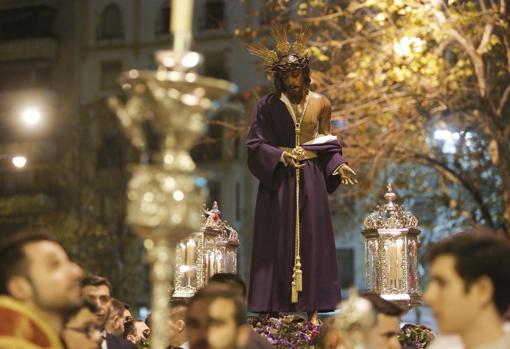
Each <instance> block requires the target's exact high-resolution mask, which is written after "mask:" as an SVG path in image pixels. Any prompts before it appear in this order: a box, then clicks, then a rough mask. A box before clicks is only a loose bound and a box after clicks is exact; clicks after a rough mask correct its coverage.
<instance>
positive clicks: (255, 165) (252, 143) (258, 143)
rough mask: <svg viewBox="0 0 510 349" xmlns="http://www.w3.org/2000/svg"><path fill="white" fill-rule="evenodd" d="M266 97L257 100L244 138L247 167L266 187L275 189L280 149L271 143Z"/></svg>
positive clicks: (279, 163) (280, 154) (279, 164)
mask: <svg viewBox="0 0 510 349" xmlns="http://www.w3.org/2000/svg"><path fill="white" fill-rule="evenodd" d="M265 113H267V110H266V99H263V100H261V101H259V103H258V104H257V106H256V108H255V109H254V111H253V115H252V122H251V127H250V131H249V132H248V136H247V138H246V147H247V150H248V168H249V169H250V171H251V173H253V175H254V176H255V177H256V178H257V179H258V180H259V181H260V182H261V183H262V184H263V185H264V186H266V187H267V188H270V189H276V187H277V185H278V182H279V181H278V177H279V176H278V175H277V169H278V167H281V166H283V164H282V163H281V162H280V159H281V156H282V151H281V150H280V149H279V148H278V146H276V145H274V144H272V143H271V140H270V138H271V134H272V130H271V125H270V123H269V121H268V120H266V119H265V118H266V117H267V114H265Z"/></svg>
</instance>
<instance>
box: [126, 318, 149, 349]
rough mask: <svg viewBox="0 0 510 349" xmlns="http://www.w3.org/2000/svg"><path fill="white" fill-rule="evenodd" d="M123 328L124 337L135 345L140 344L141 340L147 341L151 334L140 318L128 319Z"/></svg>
mask: <svg viewBox="0 0 510 349" xmlns="http://www.w3.org/2000/svg"><path fill="white" fill-rule="evenodd" d="M124 328H125V330H124V338H125V339H127V340H128V341H130V342H131V343H133V344H134V345H135V346H137V347H138V346H140V345H141V344H142V342H145V341H147V340H148V339H149V337H150V334H151V330H150V329H149V326H147V324H145V322H143V321H142V320H131V321H128V322H126V324H125V326H124Z"/></svg>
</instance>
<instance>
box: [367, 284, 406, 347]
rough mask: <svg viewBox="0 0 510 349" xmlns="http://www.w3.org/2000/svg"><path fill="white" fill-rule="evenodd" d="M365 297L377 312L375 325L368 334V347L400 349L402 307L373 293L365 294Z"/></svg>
mask: <svg viewBox="0 0 510 349" xmlns="http://www.w3.org/2000/svg"><path fill="white" fill-rule="evenodd" d="M364 298H365V299H367V300H369V301H370V303H372V306H373V308H374V310H375V312H376V314H377V317H376V322H375V326H374V327H373V328H372V330H371V331H370V334H369V338H370V348H377V349H400V348H401V345H400V342H399V340H398V336H399V335H400V316H401V315H402V309H400V308H399V307H398V306H396V305H395V304H393V303H391V302H388V301H387V300H385V299H384V298H382V297H381V296H379V295H375V294H367V295H365V296H364Z"/></svg>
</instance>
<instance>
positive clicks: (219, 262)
mask: <svg viewBox="0 0 510 349" xmlns="http://www.w3.org/2000/svg"><path fill="white" fill-rule="evenodd" d="M203 212H204V214H203V215H202V227H201V229H200V231H198V232H195V233H192V234H191V235H189V236H188V237H187V238H185V239H183V240H181V241H179V243H178V244H177V246H176V254H175V281H174V292H173V295H172V296H173V297H175V298H189V297H192V296H193V295H194V294H195V293H196V291H198V290H199V289H200V288H201V287H203V286H204V285H205V284H207V281H208V280H209V278H210V277H211V276H213V275H214V274H216V273H236V272H237V247H238V246H239V239H238V234H237V231H235V230H234V229H233V228H232V227H231V226H229V225H228V223H227V221H225V220H222V219H221V216H220V214H221V212H220V210H219V208H218V203H217V202H216V201H215V202H214V204H213V208H212V209H210V210H207V209H204V211H203Z"/></svg>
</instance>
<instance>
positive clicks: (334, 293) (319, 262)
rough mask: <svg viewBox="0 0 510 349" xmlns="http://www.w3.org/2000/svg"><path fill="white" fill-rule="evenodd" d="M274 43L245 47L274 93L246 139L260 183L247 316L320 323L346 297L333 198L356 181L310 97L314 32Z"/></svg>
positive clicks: (261, 105)
mask: <svg viewBox="0 0 510 349" xmlns="http://www.w3.org/2000/svg"><path fill="white" fill-rule="evenodd" d="M273 36H274V37H275V40H276V48H275V49H274V50H271V49H268V48H266V47H264V46H263V45H261V44H253V45H248V50H249V51H250V52H251V53H252V54H254V55H257V56H259V57H261V58H262V59H264V63H265V68H266V70H267V71H268V72H270V73H272V74H273V79H274V87H275V92H274V93H270V94H268V95H266V96H264V97H262V98H261V99H260V100H259V101H258V103H257V105H256V107H255V110H254V112H253V116H252V121H251V127H250V131H249V134H248V137H247V139H246V147H247V150H248V167H249V169H250V171H251V172H252V173H253V175H254V176H255V177H256V178H257V179H258V180H259V181H260V184H259V189H258V194H257V203H256V209H255V227H254V239H253V240H254V241H253V251H252V262H251V275H250V289H249V295H248V302H249V309H250V311H253V312H263V313H275V312H307V313H309V315H310V319H311V320H312V321H314V322H315V321H317V312H318V311H330V310H332V309H335V308H336V305H337V304H338V303H339V302H340V298H341V296H340V281H339V275H338V270H337V261H336V250H335V239H334V234H333V228H332V224H331V216H330V211H329V202H328V193H332V192H333V191H334V190H335V189H336V188H337V187H338V185H339V184H340V183H344V184H354V183H357V180H356V174H355V172H354V171H353V170H352V169H351V168H350V167H349V166H348V165H347V162H346V160H345V159H344V158H343V157H342V148H341V146H340V144H339V142H338V140H337V138H336V137H335V136H333V135H331V133H330V119H331V103H330V101H329V100H328V99H327V98H326V97H325V96H323V95H321V94H319V93H316V92H313V91H311V90H310V68H309V58H308V53H307V48H306V46H305V45H306V42H307V41H308V39H309V38H310V31H308V30H301V31H300V32H299V33H298V34H297V39H296V41H295V42H294V43H293V44H292V45H291V44H290V43H289V42H288V40H287V34H286V31H285V29H284V28H283V27H273Z"/></svg>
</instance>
